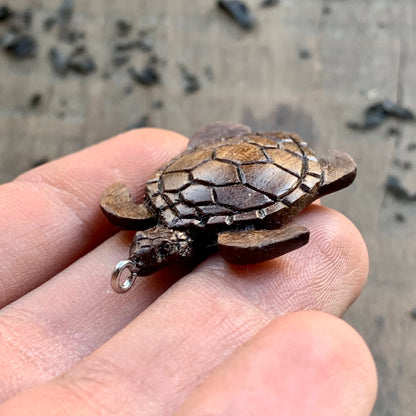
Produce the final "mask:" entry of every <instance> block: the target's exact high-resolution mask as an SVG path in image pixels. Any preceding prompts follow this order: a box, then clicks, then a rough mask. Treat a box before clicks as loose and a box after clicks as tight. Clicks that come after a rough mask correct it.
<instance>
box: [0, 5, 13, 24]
mask: <svg viewBox="0 0 416 416" xmlns="http://www.w3.org/2000/svg"><path fill="white" fill-rule="evenodd" d="M12 17H14V11H13V10H12V9H11V8H10V7H9V6H0V22H5V21H6V20H9V19H11V18H12Z"/></svg>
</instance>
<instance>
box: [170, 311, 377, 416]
mask: <svg viewBox="0 0 416 416" xmlns="http://www.w3.org/2000/svg"><path fill="white" fill-rule="evenodd" d="M376 390H377V376H376V369H375V365H374V361H373V359H372V357H371V354H370V352H369V350H368V348H367V346H366V345H365V342H364V341H363V339H362V338H361V337H360V336H359V335H358V334H357V332H355V331H354V330H353V329H352V328H351V327H350V326H349V325H347V324H346V323H345V322H343V321H341V320H339V319H337V318H334V317H332V316H331V315H326V314H323V313H320V312H298V313H294V314H290V315H287V316H286V317H284V318H281V319H277V320H275V321H273V322H272V323H271V324H270V325H268V326H267V327H266V328H264V329H263V330H262V331H261V332H260V333H259V334H257V335H256V336H255V337H254V338H253V339H252V340H250V341H249V342H248V343H247V344H245V345H244V346H243V347H242V348H240V349H239V350H238V351H237V352H236V353H235V354H234V355H233V356H231V357H230V359H229V360H227V362H226V363H225V364H224V365H222V366H220V367H219V368H217V369H216V370H215V371H214V372H213V373H212V374H211V375H210V376H209V377H208V379H207V380H206V381H205V382H204V383H203V384H202V385H201V386H200V387H198V388H197V389H196V391H195V392H194V393H193V394H192V395H191V397H190V398H189V399H188V400H187V401H186V403H185V404H184V405H183V406H182V407H181V409H180V410H179V411H178V412H177V413H176V415H177V416H188V415H189V416H191V415H192V416H199V415H200V416H206V415H210V416H217V415H218V416H220V415H221V416H223V415H224V416H225V415H227V416H234V415H235V416H244V415H262V416H267V415H270V416H272V415H319V416H333V415H337V416H351V415H354V416H368V415H370V413H371V410H372V408H373V405H374V401H375V397H376Z"/></svg>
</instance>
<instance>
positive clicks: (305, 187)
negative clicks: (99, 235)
mask: <svg viewBox="0 0 416 416" xmlns="http://www.w3.org/2000/svg"><path fill="white" fill-rule="evenodd" d="M192 142H193V143H195V142H199V143H200V144H199V145H197V146H196V147H194V148H192V149H190V150H187V151H185V152H184V153H182V154H181V155H179V156H178V157H176V158H175V159H173V160H172V161H170V162H169V163H168V164H167V165H166V166H164V167H162V168H161V169H159V170H158V171H157V172H156V173H155V175H154V176H153V177H152V178H150V179H149V180H148V182H147V186H146V193H145V199H144V202H143V204H140V205H139V204H136V203H134V202H133V200H132V198H131V196H130V192H129V190H128V189H127V187H126V186H125V185H123V184H119V183H116V184H113V185H111V186H110V187H109V188H107V189H106V190H105V192H104V194H103V196H102V199H101V208H102V210H103V212H104V213H105V215H106V216H107V218H108V219H109V220H110V222H111V223H112V224H114V225H116V226H120V227H121V228H124V229H134V230H138V231H137V233H136V235H135V237H134V240H133V242H132V244H131V247H130V257H129V259H128V260H125V261H122V262H120V263H119V264H118V265H117V266H116V269H115V271H114V273H113V277H112V286H113V288H114V290H115V291H117V292H119V293H122V292H125V291H127V290H129V289H130V287H131V286H132V284H133V282H134V280H135V278H136V277H137V276H146V275H149V274H152V273H154V272H155V271H157V270H159V269H161V268H162V267H166V266H168V265H170V264H172V263H174V262H177V261H187V262H188V261H191V260H195V259H202V258H204V257H207V256H208V255H209V254H211V253H212V252H213V251H214V250H218V251H219V252H220V253H221V254H222V255H223V256H224V258H225V259H227V260H228V261H230V262H232V263H238V264H249V263H257V262H261V261H265V260H269V259H272V258H274V257H278V256H281V255H282V254H285V253H287V252H289V251H292V250H295V249H297V248H299V247H301V246H303V245H305V244H306V243H307V242H308V240H309V231H308V229H307V228H305V227H302V226H299V225H295V224H289V223H290V222H291V221H292V219H293V218H294V217H296V215H297V214H298V213H299V212H300V211H302V210H303V209H304V208H305V207H306V206H307V205H309V204H310V203H311V202H313V201H314V200H315V199H317V198H320V197H321V196H323V195H326V194H329V193H331V192H334V191H337V190H339V189H342V188H344V187H346V186H348V185H350V184H351V183H352V182H353V180H354V178H355V175H356V171H357V167H356V164H355V163H354V161H353V159H352V158H351V157H350V156H349V155H347V154H346V153H341V152H334V153H333V154H332V156H331V157H329V158H326V159H320V160H318V159H317V158H316V156H315V154H314V153H313V151H312V150H311V149H310V148H309V147H308V146H307V144H306V143H305V142H304V141H303V140H302V138H301V137H299V136H298V135H296V134H294V133H285V132H280V131H274V132H265V133H253V132H251V131H250V129H249V128H248V127H246V126H242V125H238V124H235V123H228V122H223V123H217V124H215V125H210V126H207V127H204V128H202V129H201V130H199V131H198V132H196V133H195V134H194V136H193V137H192V139H191V143H192ZM126 268H127V269H128V270H129V272H130V275H129V277H128V278H127V279H125V280H124V281H123V282H121V274H122V272H123V270H124V269H126Z"/></svg>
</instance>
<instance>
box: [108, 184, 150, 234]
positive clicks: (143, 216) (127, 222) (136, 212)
mask: <svg viewBox="0 0 416 416" xmlns="http://www.w3.org/2000/svg"><path fill="white" fill-rule="evenodd" d="M101 209H102V211H103V212H104V214H105V216H106V217H107V218H108V220H109V221H110V222H111V224H113V225H115V226H117V227H122V228H123V229H127V230H145V229H147V228H150V227H152V226H153V225H155V224H156V218H155V216H154V215H153V213H152V212H150V211H149V210H148V209H147V208H146V207H145V206H144V205H143V204H140V205H139V204H136V203H135V202H134V201H133V200H132V198H131V194H130V191H129V189H128V188H127V186H126V185H123V184H122V183H114V184H113V185H110V186H109V187H108V188H107V189H106V190H105V191H104V193H103V194H102V196H101Z"/></svg>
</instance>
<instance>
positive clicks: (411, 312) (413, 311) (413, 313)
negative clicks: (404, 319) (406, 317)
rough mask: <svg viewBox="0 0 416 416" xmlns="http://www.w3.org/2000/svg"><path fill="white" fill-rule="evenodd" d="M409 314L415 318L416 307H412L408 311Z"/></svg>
mask: <svg viewBox="0 0 416 416" xmlns="http://www.w3.org/2000/svg"><path fill="white" fill-rule="evenodd" d="M410 316H411V317H412V318H413V319H416V308H413V309H412V310H411V311H410Z"/></svg>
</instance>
